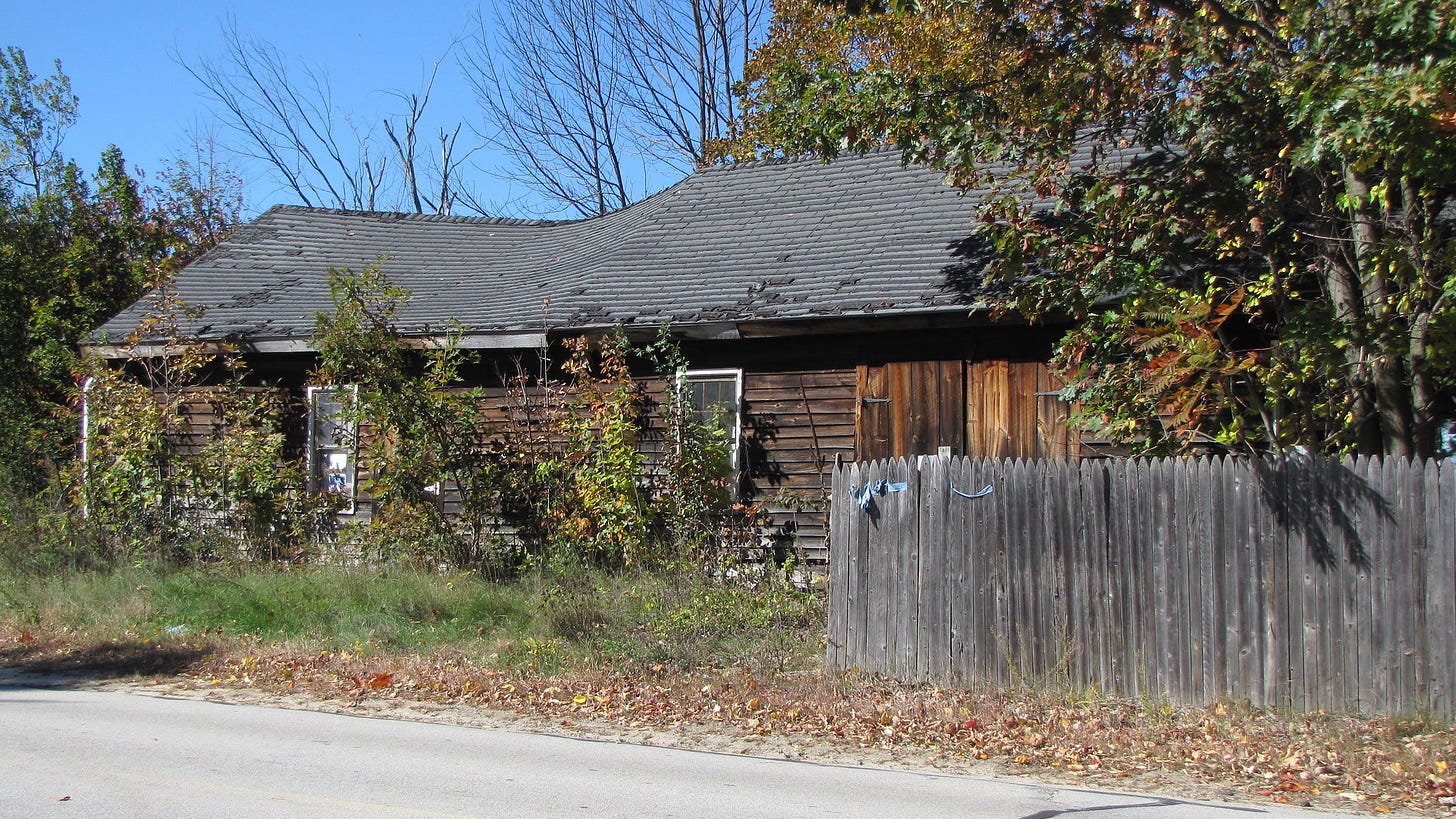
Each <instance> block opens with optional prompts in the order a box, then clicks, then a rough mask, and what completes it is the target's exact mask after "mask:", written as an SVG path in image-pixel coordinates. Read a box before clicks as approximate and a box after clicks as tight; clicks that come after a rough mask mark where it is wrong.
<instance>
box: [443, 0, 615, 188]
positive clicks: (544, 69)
mask: <svg viewBox="0 0 1456 819" xmlns="http://www.w3.org/2000/svg"><path fill="white" fill-rule="evenodd" d="M477 23H478V32H477V34H476V37H475V39H474V42H473V43H472V45H473V46H474V47H473V48H470V49H469V50H467V51H466V53H465V55H464V56H463V57H462V59H461V64H462V67H463V68H464V70H465V72H466V76H467V78H468V80H469V81H470V84H471V86H472V87H473V88H474V90H475V94H476V97H477V99H478V100H479V101H480V105H481V108H482V111H483V113H484V115H485V119H486V121H487V123H488V127H490V128H491V133H490V136H489V138H490V141H491V143H492V144H493V145H494V146H495V147H496V148H498V149H499V150H501V151H502V152H503V153H504V154H505V156H506V158H507V163H508V167H507V169H506V170H505V172H504V173H503V174H502V175H504V176H506V177H507V178H509V179H512V180H515V181H518V182H521V183H522V184H524V185H526V186H527V187H528V188H530V189H532V190H534V191H536V192H538V193H539V194H540V195H541V196H542V197H543V198H545V199H546V200H548V201H550V202H553V203H557V204H559V205H562V206H565V207H567V208H570V209H573V210H575V211H576V212H578V213H580V214H583V215H590V214H597V213H605V212H607V211H609V210H613V209H616V208H620V207H622V206H623V205H626V204H627V203H628V202H630V201H632V198H633V194H632V192H631V191H630V190H629V188H628V181H627V179H626V178H625V177H624V166H623V161H624V159H626V158H627V156H626V153H625V148H626V139H627V138H628V137H629V136H630V134H629V132H628V131H627V128H626V126H625V124H624V123H623V100H624V99H625V92H624V89H623V88H622V83H621V79H620V77H619V76H618V73H617V71H616V70H615V68H614V64H615V63H616V61H617V57H618V55H617V54H616V53H615V48H614V47H615V42H614V40H613V38H612V36H611V31H610V29H609V28H608V23H609V21H607V20H606V19H604V18H602V17H601V16H599V15H598V14H597V2H596V0H542V2H539V3H522V4H519V5H513V6H510V7H507V5H506V4H504V3H501V4H497V5H496V6H495V7H494V12H493V16H492V17H491V18H489V19H487V18H485V17H484V16H483V15H478V16H477Z"/></svg>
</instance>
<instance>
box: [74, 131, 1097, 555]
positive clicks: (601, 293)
mask: <svg viewBox="0 0 1456 819" xmlns="http://www.w3.org/2000/svg"><path fill="white" fill-rule="evenodd" d="M981 196H984V193H982V194H981ZM979 204H981V201H980V198H979V197H978V194H977V192H975V191H972V192H968V193H965V192H961V191H958V190H956V189H954V188H952V187H949V186H947V185H945V184H943V183H942V180H941V178H940V176H939V175H938V174H937V173H936V172H934V171H932V170H929V169H926V168H923V167H919V166H910V167H906V166H904V165H903V164H902V162H901V156H900V154H899V153H898V152H895V151H879V152H871V153H869V154H867V155H862V156H846V157H842V158H840V159H837V160H835V161H833V162H830V163H823V162H820V161H818V160H813V159H790V160H764V161H758V162H748V163H741V164H738V165H734V166H731V167H724V168H708V169H703V170H700V171H697V172H696V173H694V174H692V175H691V176H689V177H688V178H687V179H685V180H684V181H682V182H680V183H678V184H677V185H674V186H673V187H671V188H668V189H667V190H665V191H663V192H661V193H659V194H657V195H655V196H653V197H651V198H649V199H646V200H644V201H642V202H639V203H637V204H635V205H632V206H630V207H628V208H625V209H623V210H621V211H618V212H615V213H612V214H609V215H606V216H601V217H597V218H591V219H584V220H573V221H529V220H514V219H499V218H481V217H459V216H421V215H403V214H393V213H362V212H346V211H338V210H319V209H309V208H301V207H290V206H279V207H275V208H273V209H271V210H269V211H268V212H266V213H264V214H263V215H262V216H260V217H258V218H257V219H256V220H255V221H253V222H252V223H251V224H248V225H246V226H245V227H242V228H240V229H238V230H237V231H236V232H235V233H234V234H233V235H232V236H231V237H230V238H228V239H227V240H226V241H225V242H223V243H222V244H221V245H220V246H218V247H216V248H214V249H213V250H212V251H210V252H209V253H207V254H206V255H204V256H202V257H201V258H200V259H198V260H196V261H195V262H193V263H192V264H191V265H190V266H188V267H187V268H186V269H184V270H183V271H182V272H181V273H180V274H179V275H178V277H177V278H176V280H175V283H174V288H175V292H176V295H177V297H179V298H180V300H181V302H182V304H183V305H184V306H185V312H184V313H183V314H182V315H181V316H180V317H179V319H180V327H179V328H178V331H179V333H180V334H181V335H183V336H185V337H186V338H189V339H198V340H204V341H205V340H209V339H212V340H223V339H226V340H230V341H232V342H235V343H237V344H238V345H240V346H241V348H242V349H244V350H245V351H246V355H247V356H248V359H249V363H250V367H251V368H252V370H253V371H254V372H256V373H259V374H261V376H263V377H266V378H271V379H274V380H275V381H276V382H277V383H279V384H283V385H286V386H288V387H290V388H291V389H295V390H298V391H299V392H300V393H302V392H303V391H304V390H305V389H307V383H306V378H307V376H306V373H307V372H308V371H309V369H310V368H311V366H312V364H313V362H314V351H313V350H312V349H311V348H310V337H311V335H312V334H313V333H314V331H315V327H316V316H317V314H319V313H320V312H326V311H328V310H329V309H330V307H331V302H330V294H329V288H328V274H329V270H330V269H331V268H343V267H351V268H354V269H359V268H362V267H364V266H366V265H369V264H371V263H376V262H378V263H381V264H382V268H383V270H384V272H385V274H386V275H387V276H388V277H389V279H390V281H391V282H393V283H394V284H397V285H400V286H402V287H404V288H407V289H408V290H409V291H410V292H411V293H412V298H411V300H410V302H409V304H408V306H407V308H406V309H405V310H404V311H403V312H402V313H401V314H400V316H399V322H400V324H399V329H400V330H401V331H402V332H404V333H405V334H407V335H409V336H418V337H422V338H427V337H430V336H435V335H438V334H440V333H441V332H443V331H444V329H445V328H447V327H451V326H454V327H457V328H459V332H460V333H461V334H462V335H461V344H462V346H466V347H472V348H478V349H480V350H481V351H482V355H483V356H484V357H485V358H486V359H488V360H489V359H494V360H497V361H506V360H509V359H510V358H511V357H512V356H516V357H519V356H520V355H522V354H523V353H530V354H534V352H535V351H538V350H550V349H552V348H553V345H556V344H558V343H559V341H560V340H561V339H563V338H567V337H572V336H581V335H593V334H602V333H606V332H610V331H612V330H613V329H614V328H623V329H625V330H626V331H627V332H628V333H629V334H630V335H632V336H634V337H636V338H650V337H652V336H654V335H655V334H656V333H657V330H658V328H659V327H660V326H661V325H663V324H665V323H666V324H668V325H669V326H670V327H671V331H672V333H673V335H674V336H676V337H677V338H678V339H680V341H681V344H682V348H683V352H684V353H685V354H686V356H687V358H688V360H689V361H690V364H691V369H690V370H689V371H688V373H687V377H688V378H690V379H695V380H697V381H699V382H701V383H702V384H703V385H704V388H703V389H701V390H699V391H698V394H699V395H700V396H701V397H702V400H705V401H713V402H717V403H718V404H720V405H722V406H723V407H725V408H726V409H727V410H728V411H729V412H731V413H732V415H733V416H734V418H735V423H734V424H733V426H734V427H735V428H736V429H737V430H739V431H740V432H739V446H740V447H741V448H742V453H743V454H742V460H741V464H742V465H741V467H740V468H741V470H742V472H743V480H742V482H741V483H742V486H743V491H744V492H746V493H748V494H750V495H754V496H757V497H759V498H769V497H778V498H780V499H784V498H793V497H797V498H799V499H800V500H801V501H802V502H800V503H781V504H780V505H779V508H778V511H777V513H776V517H775V523H777V524H787V525H789V527H790V528H792V529H794V530H795V531H796V536H797V538H798V541H799V543H800V545H801V546H802V547H804V549H805V551H806V553H807V554H808V555H809V556H810V557H811V559H813V558H816V557H817V558H819V559H822V552H821V551H820V550H822V544H823V541H824V517H823V514H822V507H823V502H824V499H825V497H826V495H827V487H828V482H829V478H828V475H829V471H830V469H831V468H832V466H833V464H834V462H835V459H836V458H842V459H845V460H851V459H861V460H863V459H873V458H882V457H887V456H901V455H919V454H938V453H940V454H945V453H949V454H955V455H960V454H968V455H991V456H1022V457H1035V458H1062V457H1076V456H1078V455H1080V454H1082V447H1083V441H1081V440H1080V439H1079V438H1078V436H1077V435H1076V434H1074V433H1073V432H1072V431H1071V430H1069V428H1068V424H1067V414H1068V408H1067V406H1066V405H1065V403H1064V402H1062V401H1061V400H1059V399H1058V398H1057V395H1056V392H1057V389H1058V387H1059V384H1058V383H1057V381H1056V380H1055V378H1054V376H1053V375H1052V373H1051V372H1050V371H1049V369H1048V367H1047V363H1046V362H1047V360H1048V358H1049V357H1050V354H1051V352H1052V349H1053V346H1054V344H1055V342H1056V340H1057V339H1058V337H1059V336H1060V334H1061V333H1062V331H1063V329H1064V328H1060V327H1056V326H1045V325H1042V326H1031V325H1028V324H1026V323H1024V322H1018V321H1015V320H1014V319H1013V320H1007V319H1004V318H1003V319H1001V320H993V318H992V317H991V314H990V313H989V311H987V310H986V309H985V306H984V304H983V303H982V298H981V295H982V291H981V289H980V276H979V274H980V272H981V270H982V269H983V265H984V263H985V259H986V254H987V253H988V250H987V248H986V247H985V246H984V244H982V243H979V242H978V241H977V240H975V239H974V238H972V230H973V226H974V224H975V211H976V208H977V206H978V205H979ZM148 304H149V301H148V299H146V298H144V299H142V300H141V301H139V302H137V303H136V304H135V305H133V306H132V307H130V308H128V309H126V310H125V311H123V312H121V313H120V314H119V315H117V316H116V317H115V318H113V319H112V320H111V321H109V322H108V323H106V324H105V325H104V326H103V327H101V328H100V329H99V330H98V331H97V332H96V333H95V334H94V335H93V336H92V338H91V343H90V347H91V349H92V351H93V353H95V354H100V355H117V354H119V352H120V347H119V346H118V345H119V344H120V343H121V340H122V339H124V338H126V337H127V336H128V335H129V334H132V333H133V332H134V331H135V330H136V328H137V327H138V325H139V323H140V322H142V321H143V320H144V318H145V315H146V313H147V310H148V309H149V308H148ZM154 341H155V340H154ZM144 342H145V340H144ZM491 371H492V370H491V368H481V369H480V372H481V373H488V372H491ZM482 377H485V376H482ZM319 397H320V398H322V399H324V400H326V399H327V391H326V390H323V391H320V392H319ZM313 403H314V405H315V406H314V408H313V411H314V412H319V411H320V409H319V407H318V406H317V405H318V403H319V402H318V401H314V402H313ZM330 455H334V456H335V457H338V458H340V459H347V458H348V457H349V456H348V454H347V453H324V452H318V453H310V456H311V457H312V458H313V459H314V460H315V461H318V460H321V459H326V458H327V457H328V456H330ZM361 468H367V465H363V466H362V467H361ZM351 474H352V472H351ZM350 491H353V487H352V486H351V487H350ZM794 507H798V509H797V510H795V509H794ZM367 511H368V510H367V498H365V497H361V498H360V503H359V504H358V505H357V513H358V514H367Z"/></svg>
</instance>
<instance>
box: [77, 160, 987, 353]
mask: <svg viewBox="0 0 1456 819" xmlns="http://www.w3.org/2000/svg"><path fill="white" fill-rule="evenodd" d="M983 196H984V192H981V195H977V192H971V193H969V194H965V195H963V194H962V193H961V192H960V191H957V190H956V189H954V188H951V187H949V186H947V185H944V184H943V183H942V181H941V178H940V176H939V174H937V173H936V172H935V171H932V170H929V169H926V168H922V167H904V166H902V164H901V161H900V154H899V153H898V152H894V151H876V152H871V153H869V154H866V155H862V156H848V157H841V158H839V159H837V160H835V161H833V162H831V163H828V164H825V163H822V162H819V161H818V160H813V159H794V160H769V161H760V162H750V163H743V164H739V165H735V166H731V167H726V168H710V169H705V170H701V171H698V172H696V173H694V174H693V175H692V176H690V177H688V178H687V179H685V180H683V181H682V182H680V183H678V184H677V185H674V186H673V187H671V188H669V189H667V190H665V191H663V192H662V193H659V194H657V195H656V196H653V197H651V198H649V199H646V200H644V201H642V202H639V203H637V204H635V205H633V206H631V207H628V208H626V209H623V210H621V211H617V212H615V213H611V214H608V215H606V216H601V217H596V218H592V219H584V220H577V221H560V222H549V221H527V220H509V219H493V218H483V217H459V216H420V215H406V214H393V213H362V212H351V211H338V210H320V209H310V208H300V207H293V206H279V207H275V208H273V209H271V210H269V211H268V212H267V213H264V214H263V215H262V216H260V217H258V219H256V220H255V221H254V222H252V223H251V224H249V225H247V226H245V227H243V228H240V229H239V230H237V231H236V232H234V234H233V235H232V236H231V237H230V238H229V239H228V240H227V241H226V242H224V243H222V244H221V245H219V246H218V247H216V248H214V249H213V250H212V251H211V252H209V253H207V254H206V255H204V256H202V257H201V258H200V259H198V260H196V261H194V262H193V263H192V264H191V265H189V266H188V267H187V268H186V269H185V270H183V271H182V272H181V273H180V274H179V275H178V277H177V279H176V282H175V290H176V293H177V295H178V296H179V297H180V299H181V300H182V302H183V304H184V305H185V306H186V310H187V311H188V316H187V317H186V318H185V319H184V320H183V322H182V324H183V326H182V332H183V333H185V334H187V335H191V336H195V337H201V338H235V339H240V340H245V341H272V340H306V339H307V338H308V337H309V335H310V334H311V333H312V332H313V330H314V326H315V316H316V314H317V313H319V312H320V311H327V310H328V309H329V308H330V300H329V292H328V272H329V270H330V269H331V268H342V267H350V268H354V269H358V268H361V267H363V266H365V265H368V264H371V263H375V262H379V263H381V264H382V265H383V269H384V271H385V273H386V275H388V277H389V278H390V280H391V281H392V282H393V283H395V284H397V285H400V286H402V287H405V288H408V289H409V290H410V292H411V293H412V299H411V302H410V304H409V306H408V307H407V308H406V309H405V310H404V311H403V312H402V313H401V315H400V317H399V318H400V322H401V329H402V330H404V331H405V332H407V333H430V332H435V331H439V330H440V329H441V328H444V327H446V326H449V325H451V324H452V323H453V322H459V324H460V325H461V326H463V328H464V329H465V330H466V331H467V332H469V333H472V334H483V335H490V334H502V335H507V334H515V333H534V332H541V331H543V330H572V329H592V328H597V327H601V326H606V325H611V324H619V323H621V324H631V323H634V322H643V323H650V324H659V323H662V322H664V321H671V322H672V323H673V324H674V325H678V326H685V325H692V324H697V323H703V322H724V321H733V322H740V323H741V322H753V321H756V320H774V321H785V320H793V319H814V318H824V317H830V316H842V315H855V314H869V313H874V314H877V315H881V314H912V313H926V312H945V311H949V310H965V309H966V307H967V305H970V304H973V303H974V302H975V300H976V294H975V293H974V292H964V290H963V289H958V288H960V287H963V285H957V282H963V281H965V280H966V278H967V277H966V276H965V274H964V271H962V273H961V274H960V275H959V276H951V275H949V271H950V270H951V269H952V268H954V267H955V266H957V265H962V266H963V265H964V264H965V261H966V259H965V257H964V248H965V247H966V244H965V243H966V240H967V238H968V236H970V234H971V231H972V228H973V225H974V215H975V210H976V207H977V206H978V205H979V204H980V203H981V201H982V198H983ZM958 247H959V248H961V249H962V250H961V254H962V255H957V251H956V248H958ZM151 303H152V302H151V300H150V299H149V298H146V297H144V298H143V299H141V300H140V301H138V302H137V303H136V304H134V305H132V306H131V307H128V308H127V309H126V310H123V311H122V312H121V313H120V314H118V315H117V316H116V317H114V318H113V319H112V320H111V321H109V322H107V323H106V324H104V325H103V326H102V327H101V328H99V329H98V330H97V332H96V333H95V334H93V336H92V339H91V340H92V342H93V343H100V344H107V343H111V344H114V343H118V342H119V341H120V340H121V339H123V338H124V337H126V336H127V334H128V333H130V332H131V331H132V330H133V329H134V328H135V327H137V325H138V322H139V321H141V320H142V319H143V318H144V317H145V316H146V314H147V312H148V310H149V309H151V308H150V304H151Z"/></svg>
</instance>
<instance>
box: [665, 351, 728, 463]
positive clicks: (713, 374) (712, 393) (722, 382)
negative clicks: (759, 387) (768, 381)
mask: <svg viewBox="0 0 1456 819" xmlns="http://www.w3.org/2000/svg"><path fill="white" fill-rule="evenodd" d="M678 378H679V379H681V383H682V384H683V385H684V386H685V387H686V388H687V397H688V401H689V402H690V403H691V404H692V407H693V415H694V418H695V420H696V421H697V422H698V423H700V424H702V425H704V426H706V427H708V428H709V429H713V430H717V431H719V432H720V433H721V434H722V435H723V442H724V444H726V446H727V449H728V459H729V466H730V467H731V468H732V470H733V473H734V474H737V472H738V450H739V445H738V441H739V436H741V435H742V434H743V371H742V370H732V369H725V370H684V371H683V372H682V373H681V374H680V375H679V376H678Z"/></svg>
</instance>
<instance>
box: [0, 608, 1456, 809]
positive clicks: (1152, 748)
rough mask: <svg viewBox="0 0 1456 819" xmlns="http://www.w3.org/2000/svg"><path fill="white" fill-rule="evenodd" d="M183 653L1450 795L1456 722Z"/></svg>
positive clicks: (721, 675) (1310, 792) (998, 752)
mask: <svg viewBox="0 0 1456 819" xmlns="http://www.w3.org/2000/svg"><path fill="white" fill-rule="evenodd" d="M27 635H28V632H27V633H20V632H15V631H12V632H10V633H9V634H8V635H7V634H0V647H3V646H4V645H5V644H6V643H9V644H10V645H21V646H27V647H28V646H30V645H31V644H32V643H34V642H35V641H37V640H39V641H40V642H41V643H43V644H45V645H46V646H47V649H46V650H47V651H49V650H51V649H50V648H49V645H50V644H49V642H48V641H50V640H51V639H52V637H53V636H52V635H48V634H46V635H39V637H37V636H36V635H29V636H30V640H26V639H25V637H26V636H27ZM212 650H213V652H214V653H213V654H212V655H211V656H209V657H205V658H204V659H200V660H198V661H197V662H195V663H193V664H192V665H191V666H190V667H189V670H188V672H187V673H188V675H189V676H190V677H191V678H192V679H194V680H196V681H197V683H198V684H199V685H206V684H212V685H234V686H241V685H248V686H251V687H254V688H261V689H264V690H273V691H276V692H278V693H280V694H282V693H290V692H291V693H293V694H295V695H299V694H307V695H311V696H314V697H318V698H322V699H339V700H344V701H345V702H347V703H357V702H359V701H360V700H362V699H376V698H377V699H386V698H388V699H393V700H402V701H422V702H424V701H428V702H451V703H458V704H466V705H470V706H474V707H480V708H489V709H498V710H504V711H507V712H512V713H516V714H523V715H524V714H533V715H538V716H540V717H542V718H545V719H548V720H550V721H551V722H552V724H560V725H563V726H566V727H576V726H580V725H583V724H587V723H591V724H602V723H607V724H613V725H616V726H620V727H621V728H622V729H630V730H651V731H664V732H686V731H690V730H711V731H714V732H717V733H722V734H726V735H729V736H736V737H739V738H741V739H742V740H743V741H749V742H754V743H759V742H766V741H768V738H770V737H782V738H784V739H785V741H792V742H793V743H795V744H796V745H800V744H803V743H806V742H807V743H809V744H811V745H812V744H813V743H815V742H819V743H827V744H832V745H834V746H837V747H840V748H847V749H856V748H866V749H884V750H888V751H890V752H892V753H897V754H898V753H900V752H902V751H906V750H919V751H922V752H924V753H925V754H927V755H929V756H931V757H932V758H941V759H947V760H954V759H963V760H986V761H990V762H997V761H999V762H1000V763H1002V764H1005V765H1008V766H1016V767H1017V768H1019V769H1021V770H1022V771H1026V770H1027V769H1035V768H1040V769H1043V770H1045V771H1046V772H1047V773H1048V774H1049V775H1054V776H1057V777H1059V778H1063V779H1071V780H1075V781H1078V782H1083V783H1085V784H1088V785H1093V784H1095V783H1097V782H1106V783H1108V784H1111V783H1113V782H1116V783H1117V785H1116V787H1118V788H1128V787H1159V786H1162V787H1166V784H1165V783H1166V782H1167V781H1169V780H1168V777H1169V776H1172V775H1175V774H1176V775H1177V776H1179V777H1184V778H1187V779H1191V780H1192V781H1195V782H1203V783H1209V784H1212V785H1216V786H1218V787H1220V788H1221V789H1223V790H1225V791H1228V790H1232V791H1233V792H1236V793H1237V792H1241V793H1243V794H1244V795H1245V797H1246V798H1250V799H1263V800H1268V801H1274V802H1290V803H1304V802H1307V801H1308V802H1315V803H1317V804H1323V805H1325V806H1339V805H1344V806H1346V807H1352V806H1356V805H1358V809H1359V810H1361V811H1364V812H1375V813H1384V812H1387V811H1389V810H1391V809H1400V810H1411V809H1415V810H1423V811H1428V812H1437V813H1439V814H1440V815H1446V816H1449V815H1450V814H1451V811H1450V807H1451V806H1456V776H1453V770H1452V769H1453V767H1456V766H1453V765H1452V763H1453V762H1456V750H1453V749H1456V731H1453V730H1452V729H1451V728H1450V727H1449V726H1445V725H1443V724H1429V725H1428V724H1425V723H1421V722H1419V721H1416V722H1412V721H1410V720H1405V721H1399V720H1390V719H1361V718H1357V717H1350V716H1340V715H1330V714H1311V715H1291V714H1287V713H1278V712H1266V711H1258V710H1255V709H1252V708H1249V707H1248V706H1247V705H1239V704H1233V703H1219V704H1215V705H1214V706H1211V707H1209V708H1205V709H1196V708H1174V707H1169V706H1166V705H1161V704H1160V705H1156V706H1149V705H1148V704H1146V703H1143V702H1136V701H1129V700H1118V699H1113V698H1110V697H1101V696H1081V697H1071V696H1064V695H1057V694H1055V693H1047V692H1035V691H1026V690H1015V691H991V692H981V693H975V692H970V691H965V690H957V689H945V688H938V687H934V686H925V685H909V684H903V683H899V682H896V681H893V680H886V679H882V678H879V677H874V676H872V675H866V674H854V673H851V674H844V675H837V676H836V675H822V674H802V673H801V674H774V673H766V672H761V671H754V670H750V669H742V668H737V669H700V670H696V671H692V672H674V671H673V670H671V669H668V668H666V667H662V666H658V667H656V668H651V667H649V668H640V667H638V668H634V667H631V666H619V667H616V668H599V669H587V670H578V671H577V672H576V673H571V674H562V675H558V676H554V677H544V676H533V675H530V674H526V673H520V672H511V671H502V670H499V669H494V668H489V667H485V666H482V665H478V664H477V663H476V661H473V660H472V659H469V658H465V657H460V656H425V657H420V656H384V655H381V654H379V653H378V652H363V653H361V652H357V651H337V652H329V651H321V652H320V651H312V652H310V651H302V650H292V649H289V648H287V647H260V646H259V645H257V644H256V643H230V642H228V641H225V640H220V641H217V642H215V643H213V644H212Z"/></svg>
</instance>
